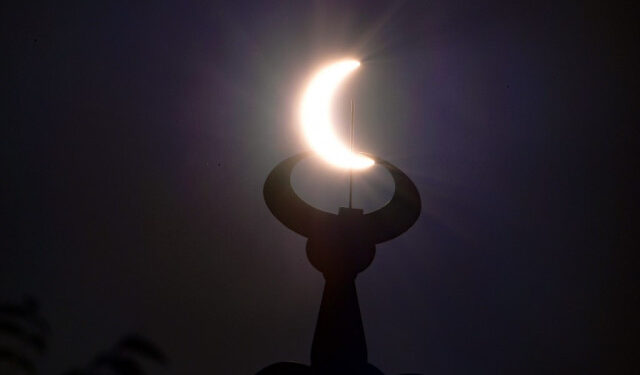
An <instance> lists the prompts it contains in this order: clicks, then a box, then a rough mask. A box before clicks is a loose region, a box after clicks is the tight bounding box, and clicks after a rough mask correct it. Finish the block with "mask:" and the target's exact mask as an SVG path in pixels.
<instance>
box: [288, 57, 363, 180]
mask: <svg viewBox="0 0 640 375" xmlns="http://www.w3.org/2000/svg"><path fill="white" fill-rule="evenodd" d="M359 66H360V62H359V61H357V60H341V61H338V62H335V63H333V64H331V65H329V66H327V67H324V68H322V69H321V70H320V71H319V72H317V73H316V75H315V76H313V78H312V79H311V81H310V83H309V85H308V86H307V88H306V90H305V92H304V95H303V96H302V106H301V109H300V120H301V122H302V128H303V130H304V135H305V137H306V139H307V140H308V141H309V143H310V144H311V148H312V149H313V150H314V151H315V152H316V153H317V154H318V155H320V156H321V157H322V158H323V159H324V160H326V161H327V162H328V163H330V164H332V165H334V166H336V167H340V168H346V169H365V168H368V167H370V166H372V165H373V164H374V161H373V159H371V158H369V157H366V156H364V155H362V154H358V153H354V152H352V151H351V150H350V149H349V147H347V146H346V145H345V144H343V143H342V142H340V140H339V139H338V137H337V135H336V133H335V131H334V128H333V125H332V123H331V119H330V117H331V116H330V113H331V101H332V98H333V94H334V93H335V91H336V89H337V88H338V86H339V85H340V83H341V82H342V81H343V80H344V79H345V77H346V76H348V75H349V73H351V72H352V71H354V70H355V69H357V68H358V67H359Z"/></svg>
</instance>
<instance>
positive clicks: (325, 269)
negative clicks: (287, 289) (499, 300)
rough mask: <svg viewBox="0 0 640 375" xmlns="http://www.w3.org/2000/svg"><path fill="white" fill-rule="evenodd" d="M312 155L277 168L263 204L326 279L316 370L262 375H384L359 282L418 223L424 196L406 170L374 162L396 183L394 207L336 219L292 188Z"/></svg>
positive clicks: (344, 212)
mask: <svg viewBox="0 0 640 375" xmlns="http://www.w3.org/2000/svg"><path fill="white" fill-rule="evenodd" d="M310 155H311V154H310V153H301V154H298V155H295V156H292V157H290V158H288V159H286V160H284V161H283V162H281V163H280V164H278V165H277V166H276V167H275V168H274V169H273V170H272V171H271V173H270V174H269V176H268V177H267V180H266V182H265V184H264V199H265V202H266V203H267V206H268V207H269V209H270V210H271V213H272V214H273V215H274V216H275V217H276V218H277V219H278V220H280V221H281V222H282V223H283V224H284V225H285V226H287V227H288V228H289V229H291V230H293V231H294V232H296V233H298V234H301V235H303V236H305V237H306V238H307V257H308V259H309V261H310V262H311V264H312V265H313V266H314V267H315V268H316V269H317V270H318V271H320V272H322V274H323V276H324V279H325V286H324V292H323V295H322V303H321V305H320V311H319V314H318V321H317V324H316V330H315V334H314V337H313V344H312V346H311V366H305V365H301V364H295V363H277V364H274V365H271V366H269V367H267V368H265V369H263V370H261V371H260V372H259V373H258V374H259V375H266V374H382V372H380V370H378V369H377V368H375V367H374V366H373V365H371V364H369V363H368V361H367V345H366V341H365V335H364V329H363V326H362V319H361V315H360V307H359V305H358V296H357V292H356V287H355V278H356V276H357V275H358V273H360V272H362V271H364V270H365V269H366V268H367V267H368V266H369V265H370V264H371V262H372V261H373V258H374V257H375V253H376V247H375V246H376V244H378V243H381V242H385V241H388V240H391V239H393V238H395V237H397V236H399V235H400V234H402V233H404V232H405V231H406V230H407V229H409V228H410V227H411V226H412V225H413V224H414V223H415V221H416V220H417V219H418V217H419V216H420V210H421V202H420V194H419V193H418V190H417V188H416V186H415V185H414V184H413V182H412V181H411V180H410V179H409V177H407V175H405V174H404V173H403V172H402V171H400V170H399V169H398V168H396V167H395V166H393V165H392V164H390V163H389V162H387V161H384V160H381V159H376V158H374V159H376V163H377V164H378V165H380V166H382V167H384V168H385V169H386V170H387V171H388V172H389V173H390V174H391V177H392V178H393V181H394V184H395V192H394V194H393V197H392V198H391V201H389V203H387V204H386V205H385V206H384V207H382V208H380V209H379V210H377V211H374V212H371V213H368V214H364V213H363V211H362V210H361V209H357V208H345V207H341V208H340V210H339V212H338V214H337V215H336V214H332V213H328V212H324V211H321V210H318V209H316V208H314V207H312V206H310V205H309V204H307V203H305V202H304V201H303V200H302V199H301V198H300V197H298V195H297V194H296V193H295V192H294V190H293V187H292V186H291V172H292V170H293V168H294V167H295V166H296V164H297V163H298V162H299V161H300V160H302V159H304V158H306V157H308V156H310Z"/></svg>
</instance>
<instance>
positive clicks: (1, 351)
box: [0, 347, 36, 374]
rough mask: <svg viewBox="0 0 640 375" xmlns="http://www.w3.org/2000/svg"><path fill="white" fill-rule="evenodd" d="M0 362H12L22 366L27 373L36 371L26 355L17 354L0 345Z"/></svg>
mask: <svg viewBox="0 0 640 375" xmlns="http://www.w3.org/2000/svg"><path fill="white" fill-rule="evenodd" d="M0 362H6V363H13V364H15V365H17V366H18V367H20V368H22V369H23V370H24V371H25V372H26V373H28V374H35V373H36V367H35V366H34V365H33V363H32V362H31V361H30V360H29V359H28V358H27V357H25V356H23V355H21V354H18V353H16V352H14V351H12V350H11V349H9V348H4V347H0Z"/></svg>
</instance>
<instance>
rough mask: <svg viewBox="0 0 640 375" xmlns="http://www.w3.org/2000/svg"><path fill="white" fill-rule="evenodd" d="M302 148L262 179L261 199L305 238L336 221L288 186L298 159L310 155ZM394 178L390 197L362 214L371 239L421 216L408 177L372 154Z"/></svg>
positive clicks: (401, 229) (378, 240)
mask: <svg viewBox="0 0 640 375" xmlns="http://www.w3.org/2000/svg"><path fill="white" fill-rule="evenodd" d="M311 154H312V153H311V152H303V153H300V154H297V155H294V156H291V157H290V158H288V159H285V160H284V161H282V162H281V163H280V164H278V165H277V166H276V167H275V168H273V170H272V171H271V173H269V176H267V180H266V181H265V183H264V189H263V194H264V200H265V202H266V204H267V207H268V208H269V210H270V211H271V213H272V214H273V216H275V217H276V218H277V219H278V220H279V221H280V222H282V223H283V224H284V225H285V226H286V227H287V228H289V229H291V230H292V231H294V232H296V233H298V234H301V235H303V236H305V237H307V238H311V237H314V236H315V235H322V233H323V232H324V231H326V230H327V229H329V230H330V229H331V227H332V226H333V225H338V220H337V216H338V215H335V214H332V213H329V212H325V211H322V210H319V209H317V208H315V207H313V206H311V205H309V204H308V203H306V202H305V201H303V200H302V199H301V198H300V197H299V196H298V195H297V194H296V192H295V191H294V190H293V187H292V186H291V172H292V171H293V168H294V167H295V166H296V164H298V162H300V160H302V159H304V158H306V157H308V156H310V155H311ZM375 160H376V163H378V164H380V165H381V166H382V167H384V168H385V169H387V170H388V171H389V173H390V174H391V177H392V178H393V181H394V184H395V191H394V193H393V197H392V198H391V200H390V201H389V202H388V203H387V204H386V205H384V206H383V207H381V208H380V209H378V210H376V211H374V212H371V213H368V214H366V215H363V220H364V226H363V227H364V228H366V232H367V233H369V234H370V235H371V236H372V238H371V240H372V241H373V242H374V243H381V242H385V241H388V240H390V239H393V238H395V237H397V236H399V235H400V234H402V233H404V232H405V231H406V230H408V229H409V228H411V226H413V224H414V223H415V222H416V220H417V219H418V217H419V216H420V211H421V209H422V203H421V200H420V194H419V193H418V189H417V188H416V186H415V185H414V183H413V182H412V181H411V179H410V178H409V177H408V176H407V175H406V174H404V173H403V172H402V171H401V170H400V169H398V168H397V167H395V166H394V165H393V164H391V163H389V162H387V161H385V160H382V159H379V158H375Z"/></svg>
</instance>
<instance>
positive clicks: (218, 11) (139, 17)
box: [0, 1, 638, 374]
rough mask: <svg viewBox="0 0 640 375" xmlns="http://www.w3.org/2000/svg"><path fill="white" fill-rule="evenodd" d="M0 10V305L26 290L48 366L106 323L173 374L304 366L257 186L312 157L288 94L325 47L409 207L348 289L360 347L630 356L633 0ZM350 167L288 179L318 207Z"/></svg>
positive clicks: (566, 357)
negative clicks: (418, 202) (141, 339)
mask: <svg viewBox="0 0 640 375" xmlns="http://www.w3.org/2000/svg"><path fill="white" fill-rule="evenodd" d="M3 7H4V6H3ZM0 14H1V16H0V18H1V21H2V22H1V24H2V26H1V28H2V44H3V46H4V47H3V51H4V52H3V54H2V55H3V57H2V60H3V61H2V66H3V76H2V82H3V83H2V85H0V86H1V87H2V92H3V97H4V99H3V101H2V103H3V104H2V111H1V112H2V119H3V120H2V124H3V126H2V135H1V136H0V142H1V144H2V155H3V165H4V166H3V173H2V177H1V182H0V185H1V187H2V207H3V208H2V210H1V211H2V216H3V220H4V221H5V222H7V223H8V225H5V226H3V227H2V238H3V244H2V248H3V250H2V252H3V257H2V259H1V261H0V298H1V299H7V300H10V299H19V298H20V297H21V296H22V295H23V294H31V295H33V296H35V297H36V298H37V299H38V300H39V301H40V303H41V305H42V309H43V314H44V315H45V316H46V317H47V319H48V320H49V322H50V324H51V326H52V329H53V334H52V336H51V341H50V345H51V349H50V350H49V352H48V353H47V355H46V356H45V357H44V358H43V359H42V362H41V368H42V370H43V373H59V372H61V371H63V370H66V369H69V368H70V367H73V366H77V365H82V364H84V363H86V362H88V361H90V360H91V358H92V357H93V356H94V355H95V354H96V353H97V352H99V351H100V350H103V349H105V348H107V347H109V346H111V344H112V343H113V342H115V341H116V340H117V339H118V338H119V337H120V336H121V335H122V334H124V333H127V332H139V333H141V334H144V335H146V336H148V337H149V338H151V339H152V340H153V341H155V342H156V343H157V344H158V345H159V346H160V347H162V348H164V349H165V350H166V352H167V354H168V356H169V357H170V359H171V366H170V367H169V368H168V369H167V370H160V369H154V368H153V367H149V370H150V372H151V373H167V374H252V373H255V372H257V371H258V370H259V369H261V368H262V367H265V366H267V365H269V364H271V363H273V362H277V361H284V360H292V361H299V362H303V363H309V352H310V346H311V339H312V335H313V330H314V325H315V319H316V314H317V310H318V307H319V303H320V297H321V292H322V286H323V279H322V276H321V275H320V274H319V273H318V272H317V271H316V270H314V269H313V268H312V267H311V265H310V264H309V263H308V261H307V260H306V256H305V252H304V245H305V240H304V238H302V237H300V236H298V235H296V234H294V233H293V232H291V231H289V230H288V229H286V228H285V227H284V226H283V225H281V224H280V223H279V222H278V221H277V220H276V219H275V218H273V217H272V216H271V215H270V213H269V211H268V209H267V208H266V206H265V204H264V202H263V199H262V184H263V182H264V179H265V177H266V176H267V174H268V173H269V171H270V170H271V168H273V167H274V166H275V165H276V164H277V163H278V162H280V161H281V160H283V159H284V158H286V157H288V156H290V155H292V154H294V153H296V152H299V151H303V150H306V149H307V147H308V146H307V144H306V143H305V141H304V139H303V138H302V137H301V134H300V130H299V128H300V124H299V123H298V121H297V117H296V110H297V106H298V104H299V98H300V94H301V91H302V89H303V87H304V83H305V81H306V80H307V79H308V77H309V75H310V74H311V73H312V72H313V71H314V70H315V69H316V68H317V67H318V66H321V65H322V64H323V63H324V62H327V61H331V60H332V59H335V58H339V57H342V56H353V57H356V58H359V59H361V60H362V61H363V65H362V66H361V68H360V69H359V70H358V71H357V72H355V73H354V74H353V75H352V76H351V77H350V78H349V80H348V81H347V82H346V83H345V85H344V86H342V89H341V91H340V93H339V94H338V95H337V97H336V104H335V113H334V115H335V117H336V118H338V119H340V118H344V119H346V118H348V101H349V99H351V98H354V99H355V101H356V103H357V116H356V118H357V138H356V143H357V147H358V148H359V149H362V150H364V151H367V152H370V153H373V154H376V155H378V156H380V157H382V158H384V159H387V160H389V161H391V162H392V163H393V164H395V165H397V166H398V167H400V168H401V169H402V170H403V171H404V172H405V173H407V174H408V175H409V176H410V177H411V178H412V179H413V180H414V182H415V183H416V185H417V186H418V189H419V191H420V193H421V196H422V202H423V211H422V216H421V217H420V219H419V220H418V222H417V223H416V225H415V226H414V227H413V228H412V229H410V230H409V231H408V232H407V233H405V234H404V235H403V236H401V237H399V238H398V239H395V240H393V241H390V242H388V243H385V244H383V245H380V246H378V253H377V257H376V259H375V261H374V263H373V264H372V266H371V267H370V268H369V269H368V270H367V271H366V272H364V273H363V274H362V275H360V276H359V277H358V279H357V286H358V292H359V297H360V304H361V310H362V315H363V321H364V326H365V333H366V336H367V342H368V347H369V359H370V362H371V363H372V364H374V365H376V366H377V367H379V368H380V369H381V370H383V371H384V372H385V373H389V374H397V373H400V372H416V373H417V372H421V373H424V374H468V373H474V374H506V373H532V374H545V373H563V372H564V373H577V372H580V373H590V372H591V371H593V372H598V371H599V370H602V371H604V370H605V369H606V370H607V372H609V373H613V372H615V371H614V370H615V369H618V370H620V369H625V368H626V367H625V366H627V364H629V363H630V362H629V361H630V359H629V358H631V355H632V354H633V352H632V349H630V347H629V346H626V344H627V343H630V342H631V340H632V337H633V336H632V333H631V332H637V331H634V329H635V327H637V325H633V324H632V325H628V324H627V320H628V319H629V318H630V317H632V316H633V314H632V312H631V310H630V308H629V307H627V306H626V303H627V302H628V301H630V300H631V301H632V300H633V298H635V299H636V300H637V293H636V294H634V292H633V290H636V291H637V289H634V287H630V288H622V287H623V286H629V281H630V280H631V279H632V272H631V271H632V270H633V269H634V268H633V267H634V266H633V265H632V263H631V262H630V261H629V260H628V259H627V258H628V257H629V254H630V249H631V246H632V245H631V244H632V243H634V241H633V240H632V233H633V223H635V222H637V221H634V220H636V219H635V218H636V216H634V215H637V214H636V213H635V211H632V209H633V207H635V206H634V204H635V202H637V198H636V197H635V194H634V190H633V188H632V187H630V185H628V180H629V179H630V178H631V177H633V176H635V173H637V170H638V169H637V163H635V162H634V161H632V160H631V159H630V158H629V157H628V156H629V155H630V154H631V151H632V150H633V149H634V147H635V145H637V130H635V133H629V132H626V131H625V125H629V124H635V122H633V121H632V112H634V111H636V110H635V109H634V108H635V107H637V104H636V103H632V102H631V99H630V98H631V96H630V94H631V92H632V91H631V89H632V88H634V87H636V88H637V73H635V69H637V66H638V64H637V63H638V61H637V59H635V58H632V57H631V53H630V49H631V48H633V46H634V45H635V44H636V43H635V42H637V30H635V28H633V27H632V26H631V25H633V24H634V22H635V21H633V20H634V19H635V18H634V17H633V15H632V13H631V12H628V11H627V10H626V9H624V8H619V9H615V10H610V9H601V8H599V7H596V6H587V5H567V6H563V5H558V4H556V2H548V3H541V2H532V3H531V5H529V6H520V5H517V6H516V5H512V4H511V5H503V4H487V2H477V3H475V4H464V2H462V3H458V2H451V1H443V2H437V1H436V2H426V1H425V2H422V1H406V2H400V3H397V4H393V3H392V2H382V1H362V2H349V1H309V2H306V1H230V2H219V3H215V2H183V1H179V2H174V3H165V2H153V4H138V3H136V2H133V3H131V2H113V1H108V2H103V3H102V4H99V3H98V2H86V1H79V2H75V3H69V2H64V4H58V3H57V2H52V3H50V4H40V5H33V4H19V5H14V6H12V7H10V8H7V9H3V11H2V12H0ZM634 30H635V31H634ZM634 40H635V42H634ZM631 72H633V73H631ZM342 125H346V122H344V123H343V124H342ZM338 130H339V132H341V134H343V135H344V134H346V133H345V132H346V127H344V126H342V127H340V128H339V129H338ZM634 134H635V135H634ZM625 160H629V162H628V163H626V162H625ZM634 163H635V164H634ZM344 177H345V176H344V174H339V173H336V172H335V171H333V170H329V169H326V168H324V167H323V166H322V165H321V164H318V163H315V164H314V163H313V162H309V163H306V164H304V165H301V166H300V168H299V169H297V170H296V172H295V174H294V184H295V186H296V188H297V189H299V191H300V194H301V195H302V196H303V197H305V199H308V200H309V201H311V202H313V203H314V204H316V205H317V206H318V207H321V208H323V209H326V210H331V209H333V210H337V208H338V207H339V206H340V205H344V204H345V198H346V180H345V178H344ZM389 183H390V182H389V179H388V176H386V175H384V173H380V171H375V170H374V171H373V172H371V173H370V174H369V175H364V176H358V177H357V181H356V190H355V195H356V198H355V199H356V204H359V205H361V206H365V208H366V209H372V208H375V207H376V206H379V205H381V204H383V203H384V199H385V198H386V197H388V196H389V194H390V190H389V189H390V188H391V187H390V186H389ZM634 296H635V297H634ZM636 354H637V353H636ZM625 358H626V359H625ZM625 361H626V362H625ZM612 371H613V372H612Z"/></svg>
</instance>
